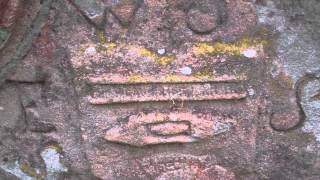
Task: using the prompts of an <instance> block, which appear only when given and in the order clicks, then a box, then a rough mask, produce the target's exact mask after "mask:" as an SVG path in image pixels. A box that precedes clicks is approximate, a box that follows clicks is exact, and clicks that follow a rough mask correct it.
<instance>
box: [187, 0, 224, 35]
mask: <svg viewBox="0 0 320 180" xmlns="http://www.w3.org/2000/svg"><path fill="white" fill-rule="evenodd" d="M221 3H223V2H216V1H214V2H212V1H210V2H206V3H205V2H200V1H199V2H198V1H197V2H195V3H194V5H192V6H191V8H190V9H189V11H188V13H187V20H186V21H187V25H188V27H189V28H190V29H191V30H192V31H194V32H196V33H200V34H208V33H210V32H212V31H213V30H214V29H216V28H217V26H219V25H220V24H221V23H222V15H221V12H222V11H224V10H223V9H222V6H221V5H220V4H221Z"/></svg>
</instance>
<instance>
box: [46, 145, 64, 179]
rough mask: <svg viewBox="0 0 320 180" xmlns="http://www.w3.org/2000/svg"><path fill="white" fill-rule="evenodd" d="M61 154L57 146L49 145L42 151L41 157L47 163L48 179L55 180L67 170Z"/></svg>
mask: <svg viewBox="0 0 320 180" xmlns="http://www.w3.org/2000/svg"><path fill="white" fill-rule="evenodd" d="M60 156H61V155H60V154H59V152H58V151H57V149H56V148H53V147H49V148H46V149H45V150H44V151H42V152H41V157H42V159H43V160H44V163H45V164H46V169H47V179H48V180H55V179H57V178H58V175H59V174H60V173H62V172H67V171H68V169H67V168H66V167H65V166H64V165H63V164H62V163H61V161H60Z"/></svg>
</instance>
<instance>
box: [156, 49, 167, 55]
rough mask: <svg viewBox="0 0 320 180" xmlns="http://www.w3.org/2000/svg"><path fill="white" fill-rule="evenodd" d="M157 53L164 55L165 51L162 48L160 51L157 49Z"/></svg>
mask: <svg viewBox="0 0 320 180" xmlns="http://www.w3.org/2000/svg"><path fill="white" fill-rule="evenodd" d="M157 52H158V54H159V55H164V54H165V53H166V50H165V49H163V48H162V49H158V51H157Z"/></svg>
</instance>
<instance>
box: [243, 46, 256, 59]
mask: <svg viewBox="0 0 320 180" xmlns="http://www.w3.org/2000/svg"><path fill="white" fill-rule="evenodd" d="M242 55H244V56H245V57H247V58H255V57H257V55H258V53H257V51H256V50H255V49H253V48H248V49H245V50H244V51H243V52H242Z"/></svg>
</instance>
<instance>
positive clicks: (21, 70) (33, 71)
mask: <svg viewBox="0 0 320 180" xmlns="http://www.w3.org/2000/svg"><path fill="white" fill-rule="evenodd" d="M8 80H10V81H17V82H27V83H39V82H40V83H41V82H43V81H44V80H45V73H44V72H43V70H42V69H41V67H39V66H35V65H32V64H29V63H22V64H20V65H19V66H18V67H17V69H16V71H15V73H14V74H13V75H12V76H11V77H9V78H8Z"/></svg>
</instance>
